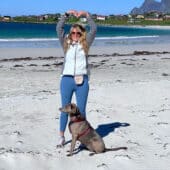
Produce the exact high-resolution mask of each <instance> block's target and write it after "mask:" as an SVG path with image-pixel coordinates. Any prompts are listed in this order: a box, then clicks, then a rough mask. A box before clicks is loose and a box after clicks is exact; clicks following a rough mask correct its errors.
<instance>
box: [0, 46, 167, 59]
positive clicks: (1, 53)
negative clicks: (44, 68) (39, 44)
mask: <svg viewBox="0 0 170 170" xmlns="http://www.w3.org/2000/svg"><path fill="white" fill-rule="evenodd" d="M169 46H170V43H166V44H165V43H164V44H142V45H141V44H135V45H133V44H130V45H114V46H92V47H91V48H90V51H89V55H113V54H117V55H131V54H133V53H134V52H135V51H139V52H142V51H146V52H148V53H152V52H155V53H163V52H170V49H169ZM63 56H64V53H63V51H62V48H59V47H57V48H0V60H2V59H9V58H25V57H31V58H37V57H63Z"/></svg>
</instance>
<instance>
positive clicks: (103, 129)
mask: <svg viewBox="0 0 170 170" xmlns="http://www.w3.org/2000/svg"><path fill="white" fill-rule="evenodd" d="M127 126H130V124H129V123H120V122H115V123H109V124H102V125H99V126H98V127H97V129H96V131H97V133H98V134H99V135H100V136H101V137H102V138H104V137H105V136H107V135H108V134H109V133H111V132H114V131H115V129H117V128H120V127H127Z"/></svg>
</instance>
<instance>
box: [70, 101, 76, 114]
mask: <svg viewBox="0 0 170 170" xmlns="http://www.w3.org/2000/svg"><path fill="white" fill-rule="evenodd" d="M71 111H72V113H76V111H77V106H76V104H74V103H71Z"/></svg>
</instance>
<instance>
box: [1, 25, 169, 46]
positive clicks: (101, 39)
mask: <svg viewBox="0 0 170 170" xmlns="http://www.w3.org/2000/svg"><path fill="white" fill-rule="evenodd" d="M69 28H70V25H66V26H65V30H66V31H68V30H69ZM87 29H89V28H88V26H87ZM167 42H169V43H170V29H157V28H155V29H153V28H146V27H126V26H98V27H97V35H96V38H95V41H94V43H93V45H94V46H101V45H105V46H113V45H127V44H147V43H149V44H153V43H167ZM59 46H60V45H59V42H58V38H57V34H56V24H30V23H10V22H0V48H6V47H7V48H22V47H23V48H54V47H59Z"/></svg>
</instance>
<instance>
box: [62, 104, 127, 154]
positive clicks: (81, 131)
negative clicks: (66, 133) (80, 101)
mask: <svg viewBox="0 0 170 170" xmlns="http://www.w3.org/2000/svg"><path fill="white" fill-rule="evenodd" d="M59 110H60V111H62V112H66V113H68V114H69V116H70V122H69V130H70V133H71V134H72V142H71V148H70V154H68V155H67V156H71V155H72V154H73V151H74V148H75V144H76V141H77V140H79V141H80V142H81V143H82V144H83V145H85V146H86V147H87V149H89V150H90V151H91V152H93V153H91V154H90V155H93V154H95V153H102V152H106V151H117V150H120V149H127V147H118V148H110V149H109V148H106V147H105V144H104V141H103V139H102V138H101V136H100V135H99V134H98V133H97V132H96V131H95V130H94V129H93V128H92V127H91V125H90V124H89V122H88V121H87V120H86V119H85V118H84V117H82V116H81V114H80V111H79V109H78V107H77V106H76V104H74V103H71V104H67V105H66V106H64V107H62V108H60V109H59Z"/></svg>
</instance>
